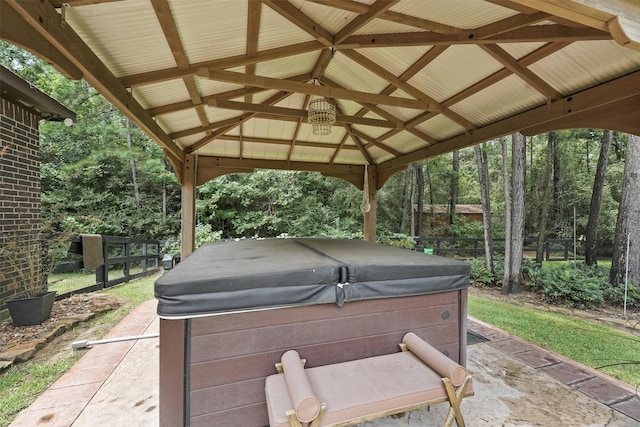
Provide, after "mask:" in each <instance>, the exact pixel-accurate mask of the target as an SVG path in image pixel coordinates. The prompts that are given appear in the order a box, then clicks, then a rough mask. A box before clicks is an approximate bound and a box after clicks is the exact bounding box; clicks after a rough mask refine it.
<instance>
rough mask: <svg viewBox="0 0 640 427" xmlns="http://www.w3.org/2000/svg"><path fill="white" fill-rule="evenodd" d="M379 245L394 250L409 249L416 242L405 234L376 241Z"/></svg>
mask: <svg viewBox="0 0 640 427" xmlns="http://www.w3.org/2000/svg"><path fill="white" fill-rule="evenodd" d="M378 242H379V243H382V244H383V245H387V246H394V247H396V248H403V249H411V248H413V247H414V246H415V244H416V242H415V240H414V239H413V238H412V237H411V236H407V235H406V234H394V235H393V236H384V237H381V238H380V239H379V240H378Z"/></svg>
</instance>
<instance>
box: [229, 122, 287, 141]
mask: <svg viewBox="0 0 640 427" xmlns="http://www.w3.org/2000/svg"><path fill="white" fill-rule="evenodd" d="M296 126H297V122H285V121H282V120H269V119H259V118H255V119H251V120H247V121H246V122H245V123H243V124H242V134H243V135H244V136H246V137H249V138H252V137H256V138H258V137H260V138H267V139H274V140H285V141H290V140H291V138H293V134H294V132H295V130H296Z"/></svg>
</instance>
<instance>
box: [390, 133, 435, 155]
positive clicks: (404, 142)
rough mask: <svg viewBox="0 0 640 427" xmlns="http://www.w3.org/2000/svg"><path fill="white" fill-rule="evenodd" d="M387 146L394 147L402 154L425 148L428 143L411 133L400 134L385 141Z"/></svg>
mask: <svg viewBox="0 0 640 427" xmlns="http://www.w3.org/2000/svg"><path fill="white" fill-rule="evenodd" d="M384 144H385V145H388V146H390V147H393V148H394V149H396V150H397V151H399V152H401V153H403V154H404V153H409V152H411V151H415V150H417V149H419V148H424V147H426V146H427V143H426V142H425V141H423V140H422V139H420V138H418V137H416V136H415V135H412V134H411V133H409V132H400V133H397V134H395V135H393V136H392V137H390V138H388V139H386V140H385V141H384Z"/></svg>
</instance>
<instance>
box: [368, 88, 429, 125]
mask: <svg viewBox="0 0 640 427" xmlns="http://www.w3.org/2000/svg"><path fill="white" fill-rule="evenodd" d="M391 96H395V97H398V98H405V99H415V98H414V97H413V96H411V95H409V94H408V93H406V92H405V91H403V90H402V89H397V90H396V91H395V92H393V93H392V94H391ZM425 102H426V101H425ZM378 107H380V109H382V110H385V111H386V112H388V113H390V114H392V115H393V116H395V117H397V118H398V119H400V120H402V121H403V122H406V121H408V120H410V119H412V118H414V117H415V116H417V115H418V114H422V113H424V110H417V109H414V108H402V107H393V106H390V105H378Z"/></svg>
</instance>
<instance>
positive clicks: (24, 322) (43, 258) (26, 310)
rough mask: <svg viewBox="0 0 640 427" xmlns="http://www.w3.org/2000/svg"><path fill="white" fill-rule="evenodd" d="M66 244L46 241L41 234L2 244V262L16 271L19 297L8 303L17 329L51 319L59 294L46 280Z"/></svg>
mask: <svg viewBox="0 0 640 427" xmlns="http://www.w3.org/2000/svg"><path fill="white" fill-rule="evenodd" d="M63 241H64V240H63V239H62V238H61V237H58V238H52V239H47V238H45V236H44V235H43V234H42V233H41V232H39V231H31V232H26V233H20V232H16V233H15V234H14V235H12V236H9V237H3V238H2V239H1V242H0V260H3V262H5V263H7V264H8V265H9V266H10V267H11V268H12V270H14V272H15V273H14V274H15V278H16V279H15V280H16V282H15V283H16V285H17V290H18V296H16V297H14V298H11V299H8V300H7V301H5V303H6V304H7V308H8V309H9V314H10V316H11V320H12V322H13V325H14V326H28V325H38V324H40V323H42V322H44V321H45V320H47V319H48V318H49V317H50V316H51V309H52V308H53V302H54V300H55V297H56V292H55V291H52V292H49V291H48V286H47V279H48V276H49V273H50V272H51V270H52V269H53V266H54V260H55V257H54V256H53V252H54V251H55V250H57V249H58V248H59V247H60V245H61V243H62V242H63Z"/></svg>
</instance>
